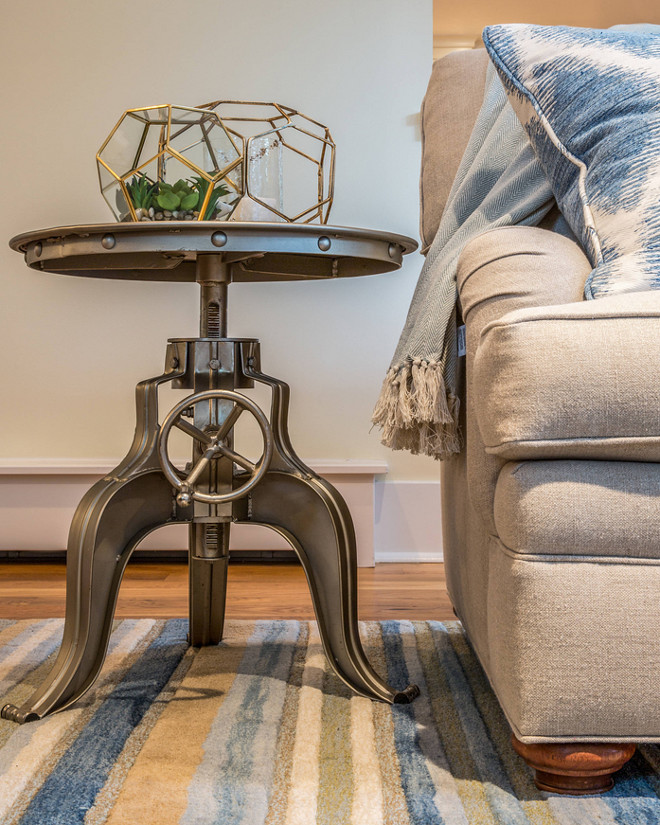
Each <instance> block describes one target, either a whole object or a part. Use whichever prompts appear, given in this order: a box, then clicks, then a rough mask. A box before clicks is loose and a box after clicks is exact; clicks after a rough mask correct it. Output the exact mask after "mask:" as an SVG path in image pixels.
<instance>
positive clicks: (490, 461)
mask: <svg viewBox="0 0 660 825" xmlns="http://www.w3.org/2000/svg"><path fill="white" fill-rule="evenodd" d="M589 272H591V266H590V264H589V262H588V260H587V259H586V257H585V256H584V254H583V253H582V251H581V249H580V248H579V247H578V246H577V244H576V243H574V242H573V241H570V240H569V239H568V238H565V237H563V236H562V235H558V234H555V233H553V232H549V231H548V230H544V229H538V228H536V227H529V226H510V227H504V228H500V229H494V230H492V231H490V232H486V233H484V234H483V235H480V236H479V237H478V238H475V239H474V240H473V241H471V242H470V243H469V244H467V245H466V247H465V249H464V250H463V252H462V254H461V256H460V259H459V262H458V270H457V281H458V288H459V296H460V303H461V308H462V313H463V318H464V321H465V325H466V342H467V355H466V358H465V359H459V360H460V361H461V362H464V363H461V369H460V370H459V374H460V375H463V374H464V375H465V390H464V394H465V395H466V396H467V402H466V403H462V405H461V408H462V410H463V412H462V415H464V423H463V429H464V433H465V456H464V458H465V462H466V465H467V466H466V472H467V478H468V484H467V490H468V495H469V498H470V501H471V503H472V506H473V507H474V509H475V510H476V512H477V513H478V514H479V515H480V517H481V518H482V520H483V522H484V525H485V527H486V529H487V530H488V531H489V532H490V533H493V534H495V533H496V530H495V523H494V520H493V497H494V494H495V484H496V482H497V476H498V474H499V472H500V470H501V468H502V465H503V464H504V459H500V458H498V457H497V456H491V455H487V454H486V451H485V448H484V444H483V441H482V438H481V434H480V432H479V428H478V426H477V422H476V419H475V404H476V401H477V400H478V398H479V396H480V395H481V387H480V386H479V383H478V382H475V380H474V368H473V365H474V358H475V354H476V351H477V346H478V343H479V339H480V336H481V332H482V330H483V328H484V327H485V326H487V325H488V324H489V323H490V322H492V321H494V320H496V319H498V318H500V317H501V316H502V315H505V314H506V313H508V312H510V311H512V310H515V309H519V308H525V307H535V306H543V305H547V304H550V303H560V304H563V303H567V302H569V301H579V300H581V298H582V291H583V288H584V282H585V280H586V277H587V275H588V274H589ZM465 400H466V399H465V398H464V399H463V401H465Z"/></svg>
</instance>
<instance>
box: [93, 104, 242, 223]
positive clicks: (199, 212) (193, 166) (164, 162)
mask: <svg viewBox="0 0 660 825" xmlns="http://www.w3.org/2000/svg"><path fill="white" fill-rule="evenodd" d="M244 151H245V145H244V140H243V137H242V136H241V135H240V134H238V133H237V132H234V131H233V130H231V129H230V128H227V126H226V125H225V124H224V123H222V121H221V120H220V118H219V117H218V116H217V115H216V114H215V113H214V112H211V111H209V110H208V109H201V108H195V107H189V106H178V105H173V104H164V105H160V106H145V107H142V108H138V109H128V110H127V111H126V112H124V114H123V115H122V117H121V118H120V119H119V121H118V122H117V124H116V125H115V127H114V129H113V130H112V132H111V133H110V134H109V135H108V137H107V138H106V140H105V141H104V143H103V145H102V146H101V148H100V149H99V151H98V153H97V155H96V161H97V169H98V174H99V183H100V187H101V193H102V194H103V196H104V198H105V200H106V202H107V203H108V205H109V206H110V208H111V210H112V211H113V213H114V214H115V217H117V218H118V220H133V221H138V220H151V219H153V218H154V217H155V214H151V215H150V214H149V213H148V212H147V214H145V213H144V210H143V209H142V206H140V205H137V204H136V202H135V197H134V196H133V195H132V194H131V189H132V188H133V186H134V185H136V184H137V183H140V182H143V181H144V182H145V186H144V188H145V190H146V189H147V188H148V187H149V186H151V187H158V188H160V187H161V186H162V185H163V184H165V185H166V186H169V187H171V184H169V183H167V182H166V175H167V171H166V168H167V166H168V165H171V164H172V163H174V165H175V166H176V167H177V168H178V170H179V174H180V177H179V180H178V181H177V183H183V182H184V178H183V175H186V178H187V177H190V176H192V177H193V178H194V180H193V182H192V184H191V186H189V188H190V189H191V191H193V189H192V187H195V190H196V191H197V194H198V201H197V208H196V209H195V210H187V211H193V212H195V214H194V215H192V216H190V215H186V216H185V217H186V218H187V219H191V217H193V218H194V219H196V220H205V219H206V220H208V219H216V220H217V219H227V218H228V217H230V215H231V212H233V209H234V208H235V207H236V205H237V204H238V202H239V200H240V198H241V196H242V195H243V191H244V189H243V178H244V174H243V158H244ZM200 152H201V153H202V155H204V162H200V159H199V154H200ZM185 182H186V183H190V181H188V180H187V179H186V180H185ZM221 188H222V189H224V190H226V191H225V192H224V193H223V195H222V197H226V195H227V194H229V195H231V194H234V195H235V197H234V198H233V201H232V203H230V204H227V202H226V201H219V197H218V192H219V191H220V189H221ZM112 195H114V196H115V199H116V203H115V204H113V202H112V201H111V199H110V198H111V196H112ZM212 201H213V206H214V207H215V206H217V204H218V201H219V202H220V205H221V206H222V207H223V208H224V214H222V215H220V213H219V212H220V206H217V211H213V209H211V211H210V212H209V205H210V204H211V202H212ZM164 211H170V210H164ZM174 211H175V212H176V211H177V210H176V209H175V210H174ZM207 213H209V214H207ZM169 217H170V219H171V216H169ZM177 217H179V215H175V218H177Z"/></svg>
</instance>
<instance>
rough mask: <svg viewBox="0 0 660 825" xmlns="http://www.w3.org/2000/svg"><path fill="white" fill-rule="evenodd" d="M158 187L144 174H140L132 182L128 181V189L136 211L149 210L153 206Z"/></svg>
mask: <svg viewBox="0 0 660 825" xmlns="http://www.w3.org/2000/svg"><path fill="white" fill-rule="evenodd" d="M157 187H158V184H156V183H153V182H152V181H151V180H149V178H148V177H147V176H146V175H145V174H143V173H142V172H138V173H137V174H136V175H133V177H132V178H131V180H130V181H126V189H127V190H128V194H129V196H130V198H131V201H132V203H133V206H134V208H135V209H149V207H150V206H151V205H152V204H153V198H154V193H155V191H156V189H157Z"/></svg>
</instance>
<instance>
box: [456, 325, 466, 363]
mask: <svg viewBox="0 0 660 825" xmlns="http://www.w3.org/2000/svg"><path fill="white" fill-rule="evenodd" d="M456 346H457V348H458V357H459V358H460V357H461V355H465V324H463V325H462V326H460V327H459V328H458V329H457V330H456Z"/></svg>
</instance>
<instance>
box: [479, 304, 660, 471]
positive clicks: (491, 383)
mask: <svg viewBox="0 0 660 825" xmlns="http://www.w3.org/2000/svg"><path fill="white" fill-rule="evenodd" d="M473 387H474V403H475V408H476V417H477V422H478V426H479V430H480V432H481V435H482V438H483V441H484V445H485V449H486V452H488V453H490V454H493V455H498V456H500V457H502V458H505V459H508V460H524V459H549V458H556V459H561V458H577V459H605V460H622V461H626V460H629V461H660V293H658V292H650V291H649V292H639V293H631V294H628V295H619V296H610V297H607V298H603V299H601V300H599V301H588V302H586V301H585V302H580V303H575V304H565V305H561V306H553V307H538V308H531V309H523V310H516V311H514V312H510V313H507V314H505V315H503V316H502V317H501V318H500V319H498V320H496V321H492V322H491V323H490V324H488V325H487V326H486V327H485V328H484V330H483V332H482V334H481V338H480V341H479V346H478V348H477V353H476V356H475V362H474V381H473Z"/></svg>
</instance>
